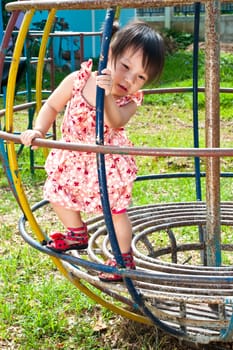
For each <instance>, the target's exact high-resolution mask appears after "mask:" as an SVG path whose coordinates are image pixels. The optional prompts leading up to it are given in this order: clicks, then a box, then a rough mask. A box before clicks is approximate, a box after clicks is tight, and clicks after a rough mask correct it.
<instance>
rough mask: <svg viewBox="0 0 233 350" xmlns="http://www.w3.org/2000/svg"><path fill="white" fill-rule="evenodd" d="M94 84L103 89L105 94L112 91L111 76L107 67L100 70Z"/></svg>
mask: <svg viewBox="0 0 233 350" xmlns="http://www.w3.org/2000/svg"><path fill="white" fill-rule="evenodd" d="M96 85H98V86H99V87H100V88H102V89H104V90H105V96H108V95H110V94H111V91H112V76H111V71H110V69H108V68H105V69H103V70H102V72H101V75H97V76H96Z"/></svg>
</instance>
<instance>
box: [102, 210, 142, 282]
mask: <svg viewBox="0 0 233 350" xmlns="http://www.w3.org/2000/svg"><path fill="white" fill-rule="evenodd" d="M112 219H113V224H114V228H115V231H116V236H117V240H118V244H119V248H120V251H121V253H122V258H123V260H124V264H125V267H126V268H128V269H135V268H136V266H135V262H134V259H133V255H132V251H131V242H132V225H131V222H130V220H129V217H128V214H127V212H123V213H116V214H115V213H114V214H112ZM106 265H110V266H114V267H116V266H117V263H116V260H115V259H110V260H108V261H107V262H106ZM99 279H100V280H101V281H103V282H121V281H122V280H123V279H122V276H121V275H118V274H111V273H105V272H101V273H100V274H99Z"/></svg>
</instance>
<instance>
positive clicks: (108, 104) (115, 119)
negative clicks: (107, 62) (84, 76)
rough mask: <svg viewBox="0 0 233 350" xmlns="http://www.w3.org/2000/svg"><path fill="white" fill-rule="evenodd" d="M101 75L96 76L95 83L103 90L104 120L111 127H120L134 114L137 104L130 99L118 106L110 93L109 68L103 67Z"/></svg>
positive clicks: (110, 79)
mask: <svg viewBox="0 0 233 350" xmlns="http://www.w3.org/2000/svg"><path fill="white" fill-rule="evenodd" d="M101 73H102V74H101V75H97V76H96V84H97V85H98V86H99V87H101V88H102V89H104V90H105V98H104V122H105V124H107V125H108V126H110V127H112V128H115V129H116V128H120V127H123V126H124V125H126V124H127V123H128V121H129V119H130V118H131V117H132V116H133V115H134V114H135V112H136V109H137V104H136V103H135V102H134V101H132V102H129V103H127V104H126V105H124V106H122V107H119V106H118V105H117V104H116V101H115V98H114V97H113V95H112V94H111V90H112V77H111V71H110V70H109V69H107V68H106V69H103V71H102V72H101Z"/></svg>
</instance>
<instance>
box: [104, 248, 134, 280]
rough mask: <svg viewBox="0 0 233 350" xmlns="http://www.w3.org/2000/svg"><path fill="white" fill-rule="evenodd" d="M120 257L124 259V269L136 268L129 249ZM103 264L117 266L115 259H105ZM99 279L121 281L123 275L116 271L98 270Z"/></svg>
mask: <svg viewBox="0 0 233 350" xmlns="http://www.w3.org/2000/svg"><path fill="white" fill-rule="evenodd" d="M122 258H123V260H124V263H125V267H126V269H132V270H135V269H136V265H135V262H134V259H133V255H132V251H131V250H130V252H129V253H125V254H122ZM105 265H107V266H113V267H117V262H116V260H115V259H109V260H107V261H106V263H105ZM99 279H100V281H102V282H122V281H123V277H122V276H121V275H118V274H116V273H107V272H100V274H99Z"/></svg>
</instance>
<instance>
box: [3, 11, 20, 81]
mask: <svg viewBox="0 0 233 350" xmlns="http://www.w3.org/2000/svg"><path fill="white" fill-rule="evenodd" d="M19 14H20V11H15V12H13V13H12V14H11V16H10V19H9V22H8V24H7V27H6V31H5V35H4V37H3V39H2V43H1V48H0V84H1V83H2V73H3V67H4V59H5V56H6V53H7V48H8V46H9V42H10V39H11V33H12V31H13V29H14V26H15V23H16V21H17V19H18V17H19Z"/></svg>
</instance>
